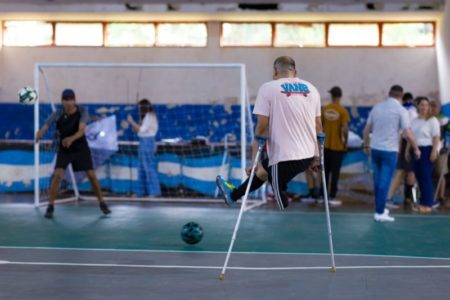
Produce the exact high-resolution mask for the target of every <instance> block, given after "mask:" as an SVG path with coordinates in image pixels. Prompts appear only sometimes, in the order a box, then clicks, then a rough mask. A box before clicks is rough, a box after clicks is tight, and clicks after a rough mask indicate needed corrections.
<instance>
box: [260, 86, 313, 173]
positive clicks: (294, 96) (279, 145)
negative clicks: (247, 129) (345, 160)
mask: <svg viewBox="0 0 450 300" xmlns="http://www.w3.org/2000/svg"><path fill="white" fill-rule="evenodd" d="M253 114H255V115H262V116H267V117H269V138H268V140H267V153H268V155H269V165H274V164H277V163H279V162H282V161H289V160H300V159H305V158H311V157H313V156H318V153H319V152H318V148H317V134H316V117H320V95H319V92H318V91H317V89H316V88H315V87H314V86H313V85H312V84H311V83H309V82H307V81H304V80H301V79H299V78H281V79H278V80H273V81H269V82H267V83H265V84H263V85H262V86H261V88H260V89H259V91H258V96H257V98H256V103H255V108H254V109H253Z"/></svg>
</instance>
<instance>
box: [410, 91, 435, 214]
mask: <svg viewBox="0 0 450 300" xmlns="http://www.w3.org/2000/svg"><path fill="white" fill-rule="evenodd" d="M416 103H417V107H418V111H419V116H418V117H417V118H416V119H414V121H413V122H412V124H411V129H412V131H413V133H414V136H415V137H416V140H417V145H418V146H419V149H420V153H421V156H420V157H419V158H415V159H413V168H414V173H415V175H416V178H417V182H418V184H419V188H420V205H419V206H417V207H415V208H414V210H415V211H417V212H419V213H430V212H431V209H432V205H433V178H432V176H433V163H434V162H435V161H436V159H437V157H438V155H439V139H440V128H439V121H438V120H437V119H436V117H434V116H433V115H432V113H431V108H430V100H428V98H426V97H418V98H417V101H416ZM409 149H410V144H409V143H408V146H407V149H406V156H407V159H408V160H409V159H411V155H410V152H409Z"/></svg>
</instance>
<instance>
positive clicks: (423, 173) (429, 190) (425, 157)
mask: <svg viewBox="0 0 450 300" xmlns="http://www.w3.org/2000/svg"><path fill="white" fill-rule="evenodd" d="M419 149H420V153H421V154H420V158H419V160H417V159H415V158H414V160H413V168H414V174H415V175H416V179H417V183H418V184H419V189H420V204H421V205H424V206H428V207H431V206H432V205H433V163H432V162H431V161H430V155H431V150H432V149H433V147H432V146H426V147H419Z"/></svg>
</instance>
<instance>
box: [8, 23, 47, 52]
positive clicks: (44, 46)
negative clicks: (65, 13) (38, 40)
mask: <svg viewBox="0 0 450 300" xmlns="http://www.w3.org/2000/svg"><path fill="white" fill-rule="evenodd" d="M6 22H42V23H47V24H51V26H52V41H51V43H50V44H48V45H39V46H23V45H5V31H6ZM0 30H1V31H2V32H1V34H0V36H1V41H0V42H1V45H0V49H1V48H2V47H5V48H49V47H54V46H55V22H53V21H42V20H1V21H0Z"/></svg>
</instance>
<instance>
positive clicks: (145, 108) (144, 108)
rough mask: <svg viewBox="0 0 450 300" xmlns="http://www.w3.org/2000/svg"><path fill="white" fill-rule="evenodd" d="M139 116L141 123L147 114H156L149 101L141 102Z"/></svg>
mask: <svg viewBox="0 0 450 300" xmlns="http://www.w3.org/2000/svg"><path fill="white" fill-rule="evenodd" d="M138 104H139V115H140V117H141V121H142V120H143V119H144V117H145V115H146V114H147V113H155V110H154V108H153V105H152V103H151V102H150V101H149V100H148V99H145V98H144V99H141V100H139V103H138Z"/></svg>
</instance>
